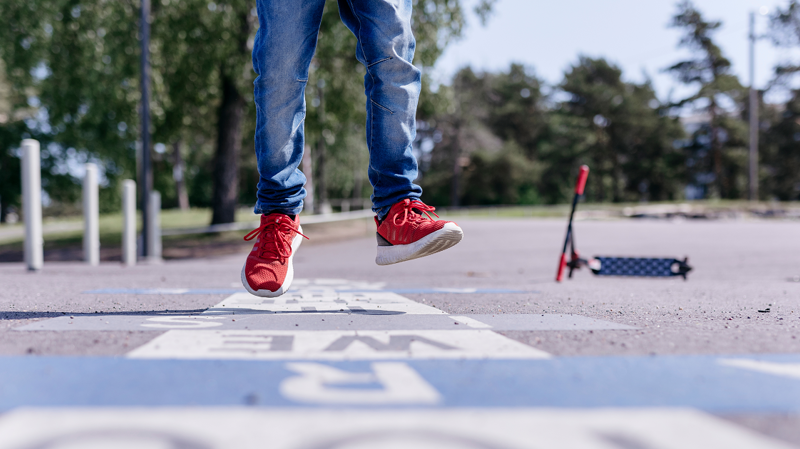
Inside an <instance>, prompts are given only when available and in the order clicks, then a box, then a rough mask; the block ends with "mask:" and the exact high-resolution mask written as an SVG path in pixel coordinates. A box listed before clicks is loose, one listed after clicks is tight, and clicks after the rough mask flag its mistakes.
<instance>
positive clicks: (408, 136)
mask: <svg viewBox="0 0 800 449" xmlns="http://www.w3.org/2000/svg"><path fill="white" fill-rule="evenodd" d="M339 14H340V16H341V18H342V22H344V24H345V25H346V26H347V27H348V28H349V29H350V31H352V32H353V34H354V35H355V36H356V38H357V39H358V48H357V49H356V58H357V59H358V60H359V61H360V62H361V63H362V64H364V66H365V67H366V68H367V74H366V75H365V76H364V88H365V93H366V95H367V145H368V147H369V154H370V155H369V172H368V173H369V180H370V183H371V184H372V187H373V189H374V192H373V195H372V204H373V210H374V211H375V213H376V214H378V216H379V217H380V218H381V219H382V218H383V217H384V216H385V215H386V214H387V213H388V212H389V209H390V208H391V206H392V205H393V204H396V203H398V202H400V201H402V200H404V199H406V198H409V199H418V198H419V197H420V195H421V194H422V189H421V188H420V187H419V186H418V185H416V184H414V179H415V178H416V177H417V161H416V159H415V158H414V155H413V153H412V147H411V144H412V142H414V137H415V136H416V126H415V123H416V122H415V116H416V112H417V101H418V99H419V91H420V71H419V69H417V68H416V67H414V65H413V64H412V60H413V59H414V48H415V45H416V42H415V41H414V35H413V34H412V32H411V0H394V1H390V0H339Z"/></svg>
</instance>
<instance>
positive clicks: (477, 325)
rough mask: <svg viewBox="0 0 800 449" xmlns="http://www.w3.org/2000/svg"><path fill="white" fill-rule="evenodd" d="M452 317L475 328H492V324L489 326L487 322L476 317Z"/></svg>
mask: <svg viewBox="0 0 800 449" xmlns="http://www.w3.org/2000/svg"><path fill="white" fill-rule="evenodd" d="M450 319H452V320H455V321H458V322H459V323H461V324H466V325H467V326H469V327H471V328H473V329H491V328H492V326H489V325H488V324H486V323H481V322H480V321H478V320H476V319H475V318H470V317H468V316H451V317H450Z"/></svg>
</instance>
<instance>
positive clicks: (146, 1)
mask: <svg viewBox="0 0 800 449" xmlns="http://www.w3.org/2000/svg"><path fill="white" fill-rule="evenodd" d="M141 2H142V4H141V13H142V17H141V19H140V24H139V38H140V39H141V44H142V55H141V92H142V99H141V105H142V111H141V112H142V115H141V118H142V129H141V141H142V158H141V160H142V168H141V172H140V176H141V185H142V221H143V222H144V223H143V226H142V256H144V257H145V258H147V257H148V256H149V255H150V254H148V253H149V251H148V250H147V249H148V248H149V247H150V245H149V243H150V238H151V236H150V233H149V232H148V223H149V222H150V219H151V217H150V190H151V189H152V188H153V167H151V165H150V58H149V52H150V50H149V49H150V0H141Z"/></svg>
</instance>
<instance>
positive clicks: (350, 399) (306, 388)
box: [279, 362, 442, 405]
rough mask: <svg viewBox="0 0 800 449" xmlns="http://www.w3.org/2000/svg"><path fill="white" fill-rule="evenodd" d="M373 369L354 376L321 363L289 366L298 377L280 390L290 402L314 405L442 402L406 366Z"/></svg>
mask: <svg viewBox="0 0 800 449" xmlns="http://www.w3.org/2000/svg"><path fill="white" fill-rule="evenodd" d="M370 367H371V369H372V372H366V373H364V372H358V373H353V372H349V371H342V370H339V369H336V368H334V367H332V366H328V365H322V364H319V363H288V364H286V368H287V369H289V370H290V371H293V372H295V373H297V375H296V376H292V377H289V378H287V379H286V380H284V381H283V382H281V384H280V386H279V389H280V392H281V394H282V395H283V396H284V397H285V398H286V399H289V400H292V401H295V402H303V403H310V404H337V405H343V404H358V405H390V404H394V405H398V404H403V405H409V404H414V405H433V404H436V403H438V402H440V401H441V399H442V398H441V395H440V394H439V392H438V391H436V389H435V388H433V386H432V385H431V384H429V383H428V382H427V381H426V380H425V379H423V378H422V376H420V375H419V374H418V373H417V372H416V371H414V369H412V368H411V367H410V366H408V365H406V364H405V363H399V362H382V363H373V364H371V365H370ZM371 384H372V385H371ZM374 384H377V385H378V386H379V387H378V388H375V386H374ZM363 386H370V388H363Z"/></svg>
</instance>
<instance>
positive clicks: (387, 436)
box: [0, 407, 791, 449]
mask: <svg viewBox="0 0 800 449" xmlns="http://www.w3.org/2000/svg"><path fill="white" fill-rule="evenodd" d="M265 442H269V443H268V447H269V448H270V449H296V448H300V447H302V448H311V449H324V448H328V449H333V448H336V449H344V448H370V449H373V448H375V449H384V448H412V447H413V448H415V449H441V448H445V447H446V448H449V449H477V448H504V449H522V448H530V447H537V448H545V447H546V448H551V449H572V448H582V449H608V448H659V449H684V448H704V449H750V448H759V449H789V448H790V447H791V446H790V445H789V444H787V443H783V442H781V441H778V440H775V439H772V438H768V437H766V436H763V435H760V434H758V433H756V432H754V431H751V430H748V429H745V428H742V427H737V426H735V425H733V424H730V423H728V422H726V421H723V420H720V419H717V418H714V417H712V416H710V415H707V414H705V413H701V412H698V411H694V410H687V409H657V408H646V409H640V408H626V409H592V410H574V409H531V408H515V409H401V410H385V409H384V410H380V409H378V410H375V409H372V410H342V409H310V408H300V409H298V408H294V409H280V408H278V409H276V408H271V409H270V408H252V407H247V408H245V407H219V408H215V407H209V408H168V407H158V408H134V407H130V408H84V409H80V408H78V409H76V408H57V409H22V410H16V411H12V412H10V413H7V414H5V415H3V417H2V418H0V447H14V448H56V447H59V448H62V447H63V448H66V447H71V448H73V447H81V448H88V447H93V448H94V447H96V448H107V447H126V448H127V447H136V448H176V447H186V448H188V447H191V448H208V449H257V448H258V449H260V448H264V447H267V446H265Z"/></svg>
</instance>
